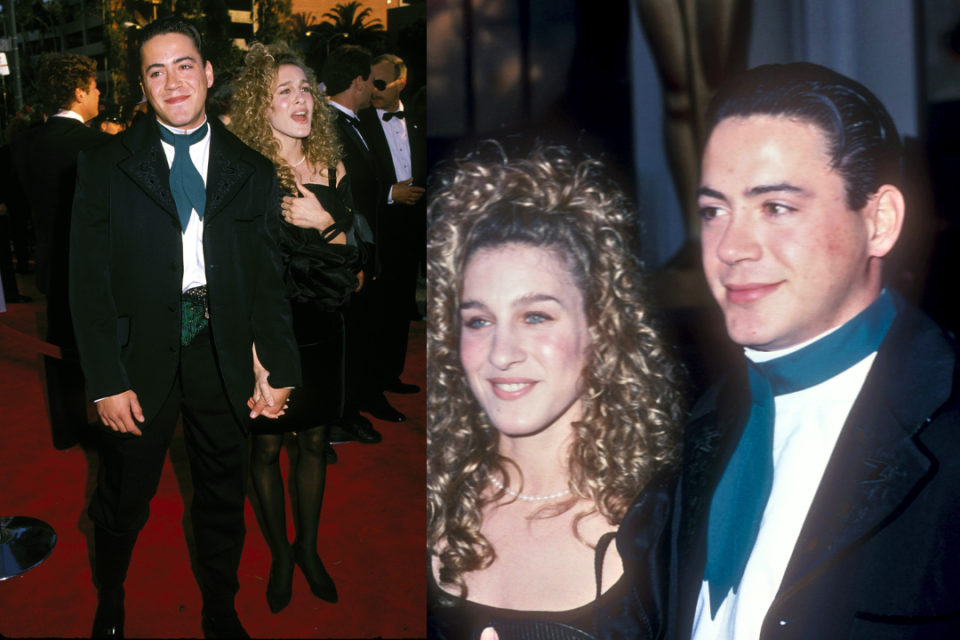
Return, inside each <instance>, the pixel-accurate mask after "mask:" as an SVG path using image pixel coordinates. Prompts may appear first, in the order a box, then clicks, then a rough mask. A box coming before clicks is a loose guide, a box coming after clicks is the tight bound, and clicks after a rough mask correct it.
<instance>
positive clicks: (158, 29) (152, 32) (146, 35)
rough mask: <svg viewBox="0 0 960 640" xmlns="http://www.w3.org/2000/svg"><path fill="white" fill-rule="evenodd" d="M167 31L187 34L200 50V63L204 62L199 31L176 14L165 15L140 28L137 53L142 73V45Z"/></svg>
mask: <svg viewBox="0 0 960 640" xmlns="http://www.w3.org/2000/svg"><path fill="white" fill-rule="evenodd" d="M168 33H179V34H180V35H183V36H187V37H188V38H190V40H191V41H192V42H193V46H194V47H195V48H196V50H197V51H199V52H200V64H201V65H202V64H204V63H205V62H206V61H207V59H206V58H205V57H204V55H203V38H201V37H200V31H199V30H198V29H197V28H196V27H195V26H193V24H192V23H191V22H190V21H188V20H185V19H184V18H178V17H176V16H167V17H166V18H159V19H157V20H154V21H153V22H151V23H150V24H148V25H147V26H145V27H144V28H143V29H141V30H140V33H139V34H138V35H139V43H138V46H137V53H138V56H139V59H140V60H139V62H140V72H141V73H143V45H145V44H147V42H148V41H149V40H152V39H153V38H156V37H157V36H163V35H166V34H168Z"/></svg>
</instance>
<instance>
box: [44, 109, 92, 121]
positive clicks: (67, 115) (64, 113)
mask: <svg viewBox="0 0 960 640" xmlns="http://www.w3.org/2000/svg"><path fill="white" fill-rule="evenodd" d="M50 117H51V118H72V119H74V120H76V121H78V122H79V123H80V124H83V123H84V119H83V116H82V115H80V114H79V113H77V112H76V111H61V112H60V113H55V114H53V115H52V116H50Z"/></svg>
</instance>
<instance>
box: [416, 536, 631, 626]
mask: <svg viewBox="0 0 960 640" xmlns="http://www.w3.org/2000/svg"><path fill="white" fill-rule="evenodd" d="M614 535H615V534H614V533H612V532H611V533H607V534H604V536H603V537H601V538H600V541H599V542H598V543H597V552H596V558H595V565H596V584H597V597H596V599H595V600H594V601H593V602H590V603H587V604H585V605H583V606H581V607H577V608H576V609H570V610H569V611H518V610H513V609H500V608H497V607H490V606H487V605H483V604H479V603H477V602H471V601H470V600H459V601H457V602H456V603H455V604H453V605H452V606H450V605H443V604H442V603H441V598H442V597H443V596H444V595H445V594H444V592H443V591H442V590H441V589H440V587H439V585H437V582H436V580H435V579H434V576H433V570H432V568H430V567H429V566H428V568H427V575H428V578H427V585H428V586H427V637H428V638H431V639H436V640H479V638H480V634H481V633H482V632H483V630H484V628H486V627H488V626H493V627H494V628H495V629H496V631H497V634H498V635H499V637H500V640H595V639H597V638H607V637H619V638H631V639H632V640H639V639H642V638H647V637H649V636H648V635H647V633H646V628H645V626H646V625H644V623H643V621H642V620H640V619H638V618H637V617H636V615H635V609H634V608H633V607H631V606H630V602H631V600H632V599H633V586H632V584H631V579H630V577H629V575H628V573H629V572H628V571H627V566H626V564H625V566H624V569H625V572H624V574H623V575H622V576H621V577H620V579H619V580H617V582H616V583H615V584H614V585H613V586H612V587H610V588H609V589H607V590H606V591H605V592H604V593H600V584H601V570H602V567H603V556H604V554H605V552H606V549H607V546H608V544H609V543H610V541H611V540H612V539H613V537H614Z"/></svg>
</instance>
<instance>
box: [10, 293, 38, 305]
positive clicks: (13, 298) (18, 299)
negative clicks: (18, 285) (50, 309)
mask: <svg viewBox="0 0 960 640" xmlns="http://www.w3.org/2000/svg"><path fill="white" fill-rule="evenodd" d="M32 301H33V298H31V297H30V296H22V295H20V294H19V293H18V294H16V295H13V296H10V297H8V298H6V302H7V304H18V303H21V302H23V303H26V302H32Z"/></svg>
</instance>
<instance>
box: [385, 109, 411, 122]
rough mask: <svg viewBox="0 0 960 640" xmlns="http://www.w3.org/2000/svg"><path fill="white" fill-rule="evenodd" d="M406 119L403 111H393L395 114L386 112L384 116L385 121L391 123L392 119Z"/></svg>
mask: <svg viewBox="0 0 960 640" xmlns="http://www.w3.org/2000/svg"><path fill="white" fill-rule="evenodd" d="M405 117H406V114H404V113H403V111H393V112H390V111H386V112H384V114H383V121H384V122H390V120H391V119H392V118H405Z"/></svg>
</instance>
